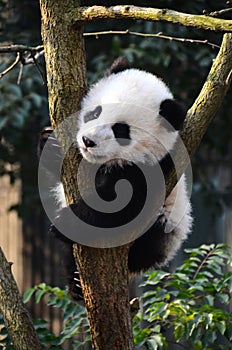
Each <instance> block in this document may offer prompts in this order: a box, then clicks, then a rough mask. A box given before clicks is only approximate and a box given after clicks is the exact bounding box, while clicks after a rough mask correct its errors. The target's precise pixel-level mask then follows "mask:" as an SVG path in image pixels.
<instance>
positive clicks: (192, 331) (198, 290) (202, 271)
mask: <svg viewBox="0 0 232 350" xmlns="http://www.w3.org/2000/svg"><path fill="white" fill-rule="evenodd" d="M186 252H187V253H188V254H189V258H188V259H187V260H185V262H184V263H183V265H181V266H180V267H179V268H177V269H176V270H175V271H174V272H166V271H161V270H156V271H153V272H151V273H149V274H146V276H147V279H146V281H145V282H144V283H143V285H142V286H143V287H144V288H146V291H145V292H144V294H143V295H142V297H141V301H142V304H143V308H144V312H143V313H142V312H138V313H137V315H136V316H135V317H134V320H133V330H134V341H135V345H136V348H141V347H142V346H145V348H146V349H149V350H162V349H169V346H170V347H171V346H172V345H173V344H174V343H175V344H180V345H181V348H186V349H188V350H210V349H217V350H218V349H224V350H229V349H231V348H232V313H231V312H229V311H228V306H229V303H230V300H231V292H232V271H230V270H228V266H229V265H231V264H232V258H231V256H230V254H229V251H228V248H227V246H226V245H224V244H218V245H214V244H211V245H202V246H201V247H200V248H195V249H188V250H186ZM32 297H34V300H35V302H36V303H40V302H41V301H42V299H44V301H46V304H47V305H48V306H50V307H55V308H58V309H59V310H61V311H62V320H63V329H62V330H61V332H60V333H59V334H58V335H56V334H54V333H53V332H51V331H50V330H49V329H48V327H49V324H48V322H46V321H45V320H42V319H35V320H34V325H35V328H36V331H37V333H38V336H39V338H40V341H41V343H42V345H43V346H44V347H45V348H48V347H49V349H57V350H59V349H63V346H64V344H65V342H66V341H67V340H69V341H70V344H71V347H72V348H73V349H78V348H79V347H80V346H81V345H83V344H84V343H86V342H88V341H90V335H89V327H88V320H87V316H86V313H85V309H84V307H83V306H81V305H79V304H76V303H74V302H73V301H72V300H71V299H70V297H69V295H68V293H67V291H66V290H61V289H60V288H57V287H55V288H52V287H50V286H47V285H46V284H45V283H41V284H39V285H38V286H35V287H33V288H30V289H28V290H27V291H26V292H25V293H24V302H25V303H26V302H28V301H29V300H31V298H32ZM0 337H1V342H0V348H1V347H3V348H6V349H7V350H11V349H13V347H12V345H10V339H9V336H8V335H7V331H6V328H5V326H4V323H3V320H2V318H1V315H0ZM80 339H82V340H80ZM215 344H216V345H215Z"/></svg>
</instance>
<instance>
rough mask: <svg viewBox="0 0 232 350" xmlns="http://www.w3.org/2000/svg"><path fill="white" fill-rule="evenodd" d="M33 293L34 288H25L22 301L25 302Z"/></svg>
mask: <svg viewBox="0 0 232 350" xmlns="http://www.w3.org/2000/svg"><path fill="white" fill-rule="evenodd" d="M34 293H35V288H30V289H27V290H26V291H25V292H24V294H23V302H24V303H27V302H28V301H29V300H30V299H31V297H32V295H33V294H34Z"/></svg>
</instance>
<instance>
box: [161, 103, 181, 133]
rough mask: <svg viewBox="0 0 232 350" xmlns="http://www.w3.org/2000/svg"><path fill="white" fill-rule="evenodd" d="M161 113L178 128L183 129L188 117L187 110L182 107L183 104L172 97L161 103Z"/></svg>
mask: <svg viewBox="0 0 232 350" xmlns="http://www.w3.org/2000/svg"><path fill="white" fill-rule="evenodd" d="M159 114H160V115H161V116H162V117H163V118H165V119H166V120H167V121H168V122H169V123H170V124H171V125H172V126H173V127H174V129H176V130H180V129H181V126H182V124H183V122H184V120H185V117H186V111H185V110H184V109H183V108H182V106H181V105H180V104H179V103H178V102H177V101H175V100H171V99H167V100H164V101H163V102H162V103H161V105H160V112H159ZM165 125H166V124H165ZM166 126H167V125H166Z"/></svg>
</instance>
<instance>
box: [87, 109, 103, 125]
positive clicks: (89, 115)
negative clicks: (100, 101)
mask: <svg viewBox="0 0 232 350" xmlns="http://www.w3.org/2000/svg"><path fill="white" fill-rule="evenodd" d="M101 112H102V106H97V107H96V108H95V109H94V110H93V111H90V112H87V113H86V114H85V116H84V122H85V123H87V122H89V121H90V120H94V119H97V118H98V117H99V116H100V114H101Z"/></svg>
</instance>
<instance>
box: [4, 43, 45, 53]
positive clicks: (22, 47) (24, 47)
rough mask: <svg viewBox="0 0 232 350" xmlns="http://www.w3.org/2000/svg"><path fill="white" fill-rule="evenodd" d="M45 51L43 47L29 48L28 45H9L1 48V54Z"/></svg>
mask: <svg viewBox="0 0 232 350" xmlns="http://www.w3.org/2000/svg"><path fill="white" fill-rule="evenodd" d="M42 50H43V45H38V46H27V45H7V46H2V47H1V46H0V53H10V52H22V53H25V52H27V51H30V52H39V51H42Z"/></svg>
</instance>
